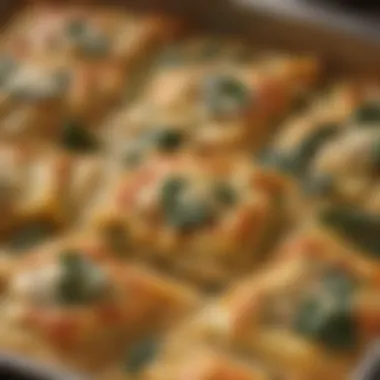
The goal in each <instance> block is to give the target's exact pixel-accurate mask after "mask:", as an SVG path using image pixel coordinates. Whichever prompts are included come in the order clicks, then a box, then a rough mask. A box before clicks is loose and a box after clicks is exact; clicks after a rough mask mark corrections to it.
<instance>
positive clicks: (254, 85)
mask: <svg viewBox="0 0 380 380" xmlns="http://www.w3.org/2000/svg"><path fill="white" fill-rule="evenodd" d="M32 3H33V4H35V5H33V6H32V7H30V8H28V9H26V10H25V11H23V12H21V14H20V17H18V18H16V19H15V21H14V22H13V23H11V24H10V25H9V27H8V28H7V29H5V30H4V31H3V33H2V38H1V44H0V45H1V47H0V51H1V54H0V210H1V212H0V305H1V313H0V351H4V350H7V351H9V352H10V353H12V354H19V355H21V356H26V357H28V358H32V359H39V360H40V361H42V362H43V363H49V364H56V365H59V366H64V367H67V368H68V369H69V370H74V371H79V372H84V373H87V374H89V375H91V378H94V379H96V380H121V379H123V380H127V379H128V380H274V379H276V380H321V379H325V380H346V379H347V378H348V376H349V374H350V371H351V369H352V368H353V366H354V365H355V363H356V361H357V360H358V359H359V357H360V355H361V354H362V352H363V350H364V349H365V347H366V345H367V344H369V343H370V342H372V341H373V340H374V339H375V337H376V336H377V335H378V333H379V332H380V313H379V310H378V309H379V306H378V303H379V302H378V300H377V298H378V293H379V289H378V286H379V285H378V284H379V268H380V267H379V261H378V257H379V255H380V243H379V236H380V220H379V207H380V203H379V202H380V197H379V191H378V190H379V189H380V183H379V181H378V174H379V172H378V171H379V167H380V155H379V152H380V150H379V147H380V144H379V142H380V134H379V132H378V126H379V124H380V100H379V99H380V91H379V87H378V84H377V83H376V81H375V80H372V81H369V82H368V83H366V82H363V81H359V80H357V79H356V78H340V79H339V80H335V79H334V78H332V77H327V75H326V74H325V72H324V64H323V62H321V60H320V59H319V58H318V57H315V56H314V55H313V54H311V55H301V54H296V53H290V52H283V51H276V50H273V49H271V50H268V51H265V49H262V48H260V49H259V48H258V47H254V46H251V45H252V44H251V43H249V41H247V40H244V41H243V39H239V38H237V37H236V36H235V37H227V36H212V35H208V34H207V33H205V32H202V33H201V32H200V31H199V30H197V31H194V30H191V29H190V28H188V26H189V24H187V23H186V22H184V20H177V19H173V17H169V16H164V15H161V14H140V13H133V12H131V11H125V10H123V9H121V8H113V7H111V6H107V5H105V6H102V7H98V6H93V7H91V6H89V5H86V6H79V5H75V4H68V3H67V4H64V3H62V2H61V4H60V5H55V6H51V5H49V6H48V5H46V4H45V5H42V3H39V2H32ZM185 26H186V27H185ZM184 32H185V33H184ZM326 84H327V85H326Z"/></svg>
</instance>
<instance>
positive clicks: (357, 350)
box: [153, 234, 380, 380]
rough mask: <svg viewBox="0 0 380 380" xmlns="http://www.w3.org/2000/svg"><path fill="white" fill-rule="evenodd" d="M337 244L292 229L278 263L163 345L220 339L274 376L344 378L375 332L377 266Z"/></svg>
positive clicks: (175, 347)
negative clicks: (261, 362) (262, 364)
mask: <svg viewBox="0 0 380 380" xmlns="http://www.w3.org/2000/svg"><path fill="white" fill-rule="evenodd" d="M318 243H319V245H318ZM336 248H337V247H336V246H334V244H330V245H328V244H326V241H325V240H323V239H321V238H319V240H318V237H317V236H316V235H314V236H313V235H310V234H309V235H307V234H306V238H305V236H303V235H300V236H296V237H292V239H290V241H287V242H286V244H284V246H280V248H279V256H280V260H279V261H278V262H277V263H273V264H271V265H270V266H268V267H267V268H265V269H263V271H262V272H260V273H257V274H256V275H255V276H251V277H250V278H247V279H246V280H244V281H242V282H241V283H240V284H239V285H237V286H236V287H235V288H234V289H231V291H229V292H226V293H225V294H224V295H223V296H222V297H221V298H220V299H219V300H218V301H216V302H215V303H214V304H213V305H210V306H209V307H206V308H205V309H204V310H203V311H202V312H200V314H199V315H198V317H196V318H195V319H193V320H191V321H189V322H187V323H186V324H185V325H183V326H181V328H180V329H179V330H176V331H175V333H174V334H173V336H172V337H171V339H168V342H169V343H168V344H167V347H166V349H167V350H168V352H169V353H171V355H176V353H177V354H178V353H179V352H181V355H184V356H186V353H187V352H189V351H190V352H191V350H192V349H193V348H194V347H197V346H198V345H206V346H208V347H219V348H220V347H224V349H226V350H230V351H231V350H232V351H233V352H239V353H240V354H241V355H242V357H245V358H247V357H248V358H251V360H253V361H254V360H261V361H263V362H264V363H267V365H269V367H270V368H275V369H276V370H277V371H278V372H280V373H282V374H283V375H281V376H284V377H280V378H290V379H305V380H306V379H321V378H326V379H342V380H343V379H347V378H348V376H349V374H350V371H351V370H352V366H353V365H355V363H357V361H358V360H359V359H360V357H361V355H363V353H364V351H365V349H366V347H367V345H368V343H369V342H371V341H372V340H373V339H375V337H376V336H377V334H378V329H379V326H380V325H379V323H380V318H379V310H378V302H377V301H375V299H376V297H377V294H378V286H379V285H378V273H379V272H378V267H377V268H376V267H373V266H371V265H368V262H364V261H362V260H360V259H359V258H358V257H357V256H356V255H357V253H355V254H353V253H352V252H351V253H349V252H347V251H344V250H342V251H341V254H339V253H336V251H335V250H336ZM285 347H286V349H285ZM153 368H154V367H153ZM286 376H288V377H286Z"/></svg>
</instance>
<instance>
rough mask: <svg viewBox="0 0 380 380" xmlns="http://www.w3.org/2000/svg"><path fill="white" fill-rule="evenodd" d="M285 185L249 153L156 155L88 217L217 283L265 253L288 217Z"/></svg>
mask: <svg viewBox="0 0 380 380" xmlns="http://www.w3.org/2000/svg"><path fill="white" fill-rule="evenodd" d="M286 188H287V186H286V182H282V181H281V180H279V179H278V178H277V177H276V176H272V175H271V173H266V171H265V170H261V169H260V168H259V167H255V166H254V164H253V163H252V162H251V160H249V159H247V157H245V156H242V157H236V156H233V157H230V156H228V155H226V156H224V157H221V156H217V157H212V158H210V157H203V156H202V157H199V156H197V157H196V156H194V155H191V154H187V153H183V154H176V155H170V156H161V157H153V158H151V159H149V160H147V161H145V162H144V163H142V164H141V165H140V166H139V167H138V168H137V169H135V170H131V171H130V172H127V173H126V174H124V175H121V176H119V177H118V178H117V181H116V183H115V184H114V186H112V188H111V190H110V192H109V194H107V192H101V194H100V199H99V200H97V201H96V202H95V205H94V206H93V207H92V209H93V213H92V214H91V215H89V220H88V221H86V222H85V223H86V224H87V223H88V224H90V225H92V226H93V227H92V228H94V229H95V230H96V231H98V233H99V234H100V235H103V236H110V235H111V236H112V233H114V232H115V230H119V233H121V232H122V233H123V234H124V235H125V236H128V241H129V243H130V244H131V246H133V247H134V248H135V249H137V252H138V255H139V257H140V258H142V259H144V260H146V261H147V262H151V263H152V264H153V265H154V264H155V263H157V264H159V265H160V266H162V267H163V266H165V267H166V268H167V269H169V270H170V271H172V272H174V273H177V274H178V275H180V276H182V277H183V279H185V278H186V277H188V278H189V279H190V280H191V281H192V282H195V283H198V282H199V283H201V284H202V283H204V284H211V285H212V284H215V285H218V284H223V283H226V281H228V280H230V279H233V278H236V277H239V276H240V275H241V274H243V273H245V272H246V271H247V269H248V270H251V269H252V268H254V266H255V263H258V262H260V261H262V258H263V255H264V254H265V246H266V245H267V243H268V240H270V239H273V238H275V236H276V233H277V230H278V229H279V228H280V227H281V224H283V223H284V221H285V220H286V210H284V209H283V207H282V205H281V197H282V196H283V193H284V192H285V190H286ZM109 239H110V238H109V237H107V240H109Z"/></svg>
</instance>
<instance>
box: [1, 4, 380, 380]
mask: <svg viewBox="0 0 380 380" xmlns="http://www.w3.org/2000/svg"><path fill="white" fill-rule="evenodd" d="M62 1H63V0H62ZM66 2H67V3H68V2H69V1H66ZM94 2H96V3H102V1H92V2H91V1H87V3H94ZM103 2H104V1H103ZM23 3H25V2H22V1H16V0H7V1H1V2H0V22H2V23H3V24H4V23H6V22H7V20H9V19H10V18H11V15H12V13H13V12H15V11H17V9H18V7H20V6H21V5H22V4H23ZM107 3H115V4H119V5H121V4H129V6H131V7H132V8H140V9H144V8H155V9H158V10H164V11H165V12H171V13H175V14H179V15H185V16H186V17H187V18H189V19H191V20H192V21H193V24H194V25H196V26H199V27H200V28H202V29H203V28H204V29H205V30H212V31H216V32H220V33H232V34H240V35H244V36H246V37H248V38H249V39H250V40H251V41H252V42H253V43H255V44H259V45H263V46H265V47H268V46H269V47H275V48H284V49H289V50H290V51H302V52H304V51H307V52H312V53H316V54H318V55H320V56H321V57H322V59H324V60H326V61H327V62H328V64H329V66H330V67H331V70H332V71H343V72H345V73H346V74H355V75H369V76H373V75H375V76H377V77H379V78H380V18H379V20H377V19H373V17H365V16H363V15H361V16H360V17H358V18H357V17H354V16H352V15H351V14H350V15H348V14H344V13H342V14H336V13H335V11H334V9H333V8H330V7H327V6H321V7H317V6H315V5H311V4H306V3H303V2H301V1H299V0H233V1H229V0H203V1H196V0H182V1H170V0H155V1H151V0H130V1H127V0H124V1H123V0H119V1H116V0H114V1H107ZM15 368H17V369H18V370H17V371H16V372H17V373H16V372H15V375H16V376H19V377H20V379H21V378H22V374H26V373H28V374H31V377H30V380H32V379H33V378H36V379H37V378H38V379H40V380H44V379H46V380H48V379H56V380H61V379H62V380H63V379H68V378H70V379H72V380H80V379H83V377H81V376H78V377H76V376H74V375H72V374H70V375H68V374H66V373H62V372H59V373H58V374H57V373H55V371H54V370H53V371H52V370H50V369H40V368H39V366H38V364H35V363H33V362H30V361H24V360H21V359H19V358H15V357H13V356H8V355H4V353H1V352H0V370H4V372H1V371H0V375H1V373H5V371H6V370H7V371H12V369H15ZM8 373H11V372H8ZM33 374H34V375H33Z"/></svg>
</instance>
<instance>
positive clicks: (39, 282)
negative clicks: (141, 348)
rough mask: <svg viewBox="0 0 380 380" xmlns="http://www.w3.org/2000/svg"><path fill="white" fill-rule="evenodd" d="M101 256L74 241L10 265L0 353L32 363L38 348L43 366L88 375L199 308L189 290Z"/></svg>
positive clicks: (90, 244)
mask: <svg viewBox="0 0 380 380" xmlns="http://www.w3.org/2000/svg"><path fill="white" fill-rule="evenodd" d="M104 249H105V248H104V247H102V246H101V245H98V244H96V239H95V240H91V239H89V238H88V237H86V238H84V239H83V238H81V237H79V236H77V237H75V238H74V237H72V238H68V239H61V240H60V241H56V242H52V243H49V244H45V245H44V246H42V247H39V248H38V249H35V250H34V251H31V252H27V253H25V255H24V256H23V257H22V258H19V259H13V261H12V264H11V265H9V267H8V269H9V270H8V273H7V275H8V276H7V281H6V286H5V287H6V291H5V296H4V297H3V299H2V317H1V325H2V327H1V328H2V329H3V330H2V334H1V337H2V339H1V342H0V347H1V350H4V349H9V350H16V351H17V352H20V353H23V354H26V355H32V356H33V355H34V349H35V348H38V351H41V352H42V357H41V358H42V359H43V354H44V352H45V351H48V352H49V353H50V356H52V357H53V358H55V360H56V361H57V362H59V361H61V360H62V359H63V360H64V361H65V362H66V363H70V364H71V365H73V366H74V367H75V368H77V369H82V370H83V369H86V370H91V371H92V370H95V369H99V368H102V367H104V366H105V365H106V363H107V362H108V361H111V360H114V359H115V358H117V357H120V355H123V354H124V353H125V352H127V351H128V350H129V349H130V348H131V344H133V343H136V341H137V342H138V341H139V339H142V338H144V336H147V335H148V334H154V333H157V332H159V331H160V330H162V329H165V328H167V327H168V326H170V325H171V324H173V322H175V321H176V320H179V319H180V318H181V316H183V315H187V314H188V313H189V312H191V310H193V309H194V308H195V307H196V306H197V305H199V297H198V295H197V294H196V293H195V292H193V291H192V290H191V289H188V288H186V287H185V286H182V285H181V284H180V283H176V282H175V281H172V280H168V279H165V277H162V276H160V275H157V274H155V273H154V272H151V271H148V270H146V269H142V268H139V267H138V266H135V265H131V264H129V263H127V262H125V260H124V261H123V260H118V259H117V255H116V254H114V255H113V256H112V255H111V253H110V252H104ZM74 272H75V276H77V277H76V280H75V281H74V282H75V286H72V285H74V283H73V280H74V278H73V277H72V276H73V275H74ZM80 289H82V291H81V290H80ZM137 300H138V301H137ZM153 315H154V318H152V316H153ZM16 337H18V338H17V339H15V338H16ZM38 351H37V352H38Z"/></svg>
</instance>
